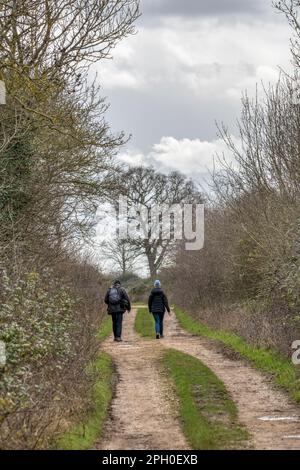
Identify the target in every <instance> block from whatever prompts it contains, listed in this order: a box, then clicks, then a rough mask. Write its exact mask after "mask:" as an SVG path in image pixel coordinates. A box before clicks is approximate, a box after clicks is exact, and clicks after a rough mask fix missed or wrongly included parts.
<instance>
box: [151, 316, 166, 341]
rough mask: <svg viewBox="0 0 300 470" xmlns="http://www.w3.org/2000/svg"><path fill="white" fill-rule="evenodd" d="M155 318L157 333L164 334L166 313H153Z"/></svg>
mask: <svg viewBox="0 0 300 470" xmlns="http://www.w3.org/2000/svg"><path fill="white" fill-rule="evenodd" d="M153 316H154V320H155V331H156V334H158V335H160V336H162V335H163V334H164V316H165V314H164V313H153Z"/></svg>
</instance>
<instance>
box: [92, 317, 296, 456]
mask: <svg viewBox="0 0 300 470" xmlns="http://www.w3.org/2000/svg"><path fill="white" fill-rule="evenodd" d="M135 315H136V311H133V312H132V313H131V314H130V315H127V316H126V317H125V319H124V320H125V321H124V333H123V337H124V340H125V341H124V342H123V343H120V344H116V343H114V342H113V341H112V338H109V339H108V340H107V341H106V342H105V343H104V346H103V349H104V350H105V351H106V352H107V353H109V354H110V355H111V356H112V358H113V360H114V362H115V365H116V368H117V374H118V383H117V385H116V390H115V396H114V398H113V402H112V406H111V413H110V417H109V419H108V422H107V424H106V426H105V430H104V439H103V440H102V441H101V443H98V444H97V445H96V449H105V450H114V449H115V450H116V449H118V450H130V449H133V450H135V449H145V450H153V449H157V450H159V449H161V450H169V449H171V450H176V449H181V450H184V449H188V448H189V446H188V444H187V442H186V440H185V438H184V436H183V433H182V431H181V427H180V422H179V419H178V415H177V412H176V409H177V403H176V399H175V398H174V395H173V393H172V391H170V383H169V382H168V381H167V380H166V378H165V377H164V374H161V373H160V370H159V367H158V366H157V363H158V360H159V358H160V356H161V354H162V353H163V351H164V348H173V349H177V350H179V351H182V352H184V353H187V354H190V355H192V356H194V357H197V358H198V359H200V360H201V361H202V362H203V363H204V364H206V365H207V366H208V367H209V368H210V369H211V370H212V371H213V372H214V373H215V374H216V375H217V376H218V377H219V378H220V379H221V380H222V381H223V382H224V384H225V385H226V388H227V390H228V391H229V392H230V394H231V396H232V399H233V400H234V402H235V403H236V406H237V408H238V412H239V420H240V422H241V423H242V424H243V425H244V426H246V428H247V429H248V431H249V433H250V435H251V436H252V445H253V447H254V448H255V449H270V450H279V449H282V450H292V449H300V408H298V407H297V406H296V405H295V404H293V403H292V402H291V401H290V399H289V398H288V396H287V394H286V393H284V392H283V391H281V390H280V389H278V388H277V387H276V386H274V384H273V383H272V382H271V379H270V378H269V377H267V376H265V375H263V374H261V373H260V372H259V371H257V370H255V369H254V368H252V367H251V366H250V365H249V364H248V363H247V362H246V361H244V360H240V359H236V358H233V359H232V358H230V357H228V354H226V353H225V352H224V350H223V349H222V347H221V346H220V345H219V344H218V343H216V342H214V341H210V340H207V339H203V338H200V337H196V336H192V335H190V334H189V333H187V332H185V331H184V330H182V329H181V328H180V326H179V324H178V322H177V320H176V318H175V315H174V314H173V315H172V317H171V318H169V317H168V316H166V321H165V333H166V334H165V338H164V339H162V340H159V341H158V340H155V339H154V340H153V341H151V340H150V341H149V340H145V339H142V338H140V337H139V336H138V335H137V334H136V333H135V331H134V319H135Z"/></svg>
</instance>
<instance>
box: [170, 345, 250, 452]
mask: <svg viewBox="0 0 300 470" xmlns="http://www.w3.org/2000/svg"><path fill="white" fill-rule="evenodd" d="M163 364H164V366H165V367H166V368H167V370H168V373H169V375H170V377H171V379H172V380H173V382H174V385H175V390H176V392H177V395H178V398H179V402H180V416H181V419H182V422H183V430H184V433H185V435H186V438H187V440H188V442H189V443H190V445H191V446H192V448H193V449H197V450H216V449H233V448H240V447H242V444H243V442H245V440H246V438H247V437H248V436H247V433H246V431H245V430H244V429H243V428H242V427H241V426H240V425H239V423H238V418H237V409H236V406H235V404H234V402H233V401H232V399H231V397H230V395H229V393H228V392H227V390H226V388H225V386H224V384H223V382H221V381H220V380H219V379H218V378H217V377H216V376H215V374H214V373H213V372H212V371H211V370H210V369H209V368H208V367H206V366H205V365H204V364H203V363H202V362H201V361H199V360H198V359H196V358H194V357H192V356H189V355H187V354H184V353H182V352H179V351H175V350H168V351H167V352H166V353H165V354H164V356H163Z"/></svg>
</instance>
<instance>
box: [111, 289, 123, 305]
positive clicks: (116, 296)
mask: <svg viewBox="0 0 300 470" xmlns="http://www.w3.org/2000/svg"><path fill="white" fill-rule="evenodd" d="M121 300H122V296H121V293H120V290H119V289H117V288H116V287H112V288H111V289H110V291H109V296H108V301H109V303H110V304H111V305H118V304H120V302H121Z"/></svg>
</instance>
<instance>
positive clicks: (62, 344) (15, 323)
mask: <svg viewBox="0 0 300 470" xmlns="http://www.w3.org/2000/svg"><path fill="white" fill-rule="evenodd" d="M45 283H47V287H46V285H45ZM1 297H2V302H1V304H0V340H2V341H4V342H5V345H6V354H7V364H6V366H5V368H4V369H3V370H2V371H1V372H0V374H1V381H0V394H1V396H2V397H3V400H4V399H5V400H4V402H5V403H6V405H7V404H10V405H11V406H12V407H13V406H14V405H15V404H16V403H19V402H21V403H23V402H25V401H26V400H28V399H29V395H28V393H29V381H28V379H29V378H30V376H31V374H32V371H33V369H35V368H39V367H42V366H43V364H44V363H45V362H46V361H47V360H50V361H53V363H54V362H55V367H56V368H58V369H60V368H61V367H62V366H63V364H64V362H65V361H66V360H68V359H69V357H70V355H71V336H70V335H71V326H72V310H73V306H74V303H73V301H72V300H71V297H70V295H69V293H68V292H67V290H66V289H64V288H63V287H58V286H56V285H55V282H54V281H53V280H52V279H51V276H50V275H48V276H47V278H46V277H41V276H40V275H39V274H38V273H36V272H32V273H28V274H27V275H26V276H25V277H24V278H22V279H18V280H14V279H13V278H10V277H9V276H8V275H7V274H6V273H4V274H3V275H2V295H1ZM40 385H41V386H42V384H40ZM38 386H39V385H37V387H38ZM0 411H7V410H2V409H1V402H0Z"/></svg>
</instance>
